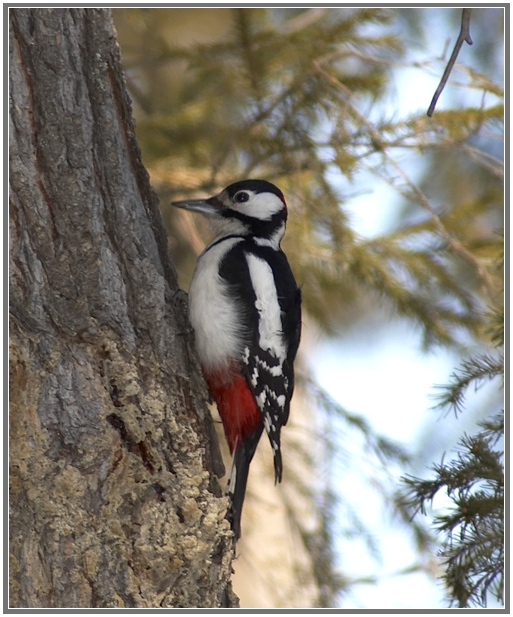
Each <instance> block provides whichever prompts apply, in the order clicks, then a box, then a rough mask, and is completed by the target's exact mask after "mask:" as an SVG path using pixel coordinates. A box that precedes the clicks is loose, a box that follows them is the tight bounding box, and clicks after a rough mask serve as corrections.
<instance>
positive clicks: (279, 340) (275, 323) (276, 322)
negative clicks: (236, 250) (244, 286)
mask: <svg viewBox="0 0 513 617" xmlns="http://www.w3.org/2000/svg"><path fill="white" fill-rule="evenodd" d="M246 260H247V262H248V267H249V275H250V276H251V282H252V284H253V289H254V290H255V295H256V301H255V307H256V309H257V311H258V315H259V319H258V333H259V345H260V347H261V348H262V349H265V350H266V351H269V352H270V353H271V354H272V355H273V356H274V357H275V358H278V359H280V360H281V361H282V362H283V360H284V359H285V357H286V349H285V345H284V343H283V336H282V331H281V310H280V304H279V302H278V294H277V291H276V284H275V282H274V275H273V271H272V268H271V266H270V265H269V264H268V263H267V261H265V260H264V259H261V258H260V257H257V256H256V255H253V254H252V253H248V254H247V255H246ZM280 371H281V368H280Z"/></svg>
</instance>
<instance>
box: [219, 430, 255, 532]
mask: <svg viewBox="0 0 513 617" xmlns="http://www.w3.org/2000/svg"><path fill="white" fill-rule="evenodd" d="M262 430H263V426H260V427H259V428H257V430H256V431H255V432H254V433H252V434H251V435H250V436H249V437H247V438H246V439H245V440H244V441H242V442H239V443H237V445H236V446H235V451H234V453H233V459H232V465H231V469H230V477H229V479H228V484H227V487H226V490H227V493H228V496H229V497H230V507H229V509H228V513H227V515H226V517H227V518H228V520H229V521H230V525H231V527H232V529H233V533H234V535H235V539H236V540H238V539H239V538H240V532H241V525H240V519H241V515H242V505H243V504H244V497H245V496H246V486H247V483H248V474H249V465H250V463H251V460H252V459H253V456H254V454H255V450H256V447H257V445H258V441H259V439H260V436H261V435H262Z"/></svg>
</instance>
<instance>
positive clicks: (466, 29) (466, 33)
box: [427, 9, 473, 117]
mask: <svg viewBox="0 0 513 617" xmlns="http://www.w3.org/2000/svg"><path fill="white" fill-rule="evenodd" d="M471 12H472V9H463V10H462V13H461V28H460V33H459V34H458V38H457V39H456V44H455V45H454V49H453V50H452V54H451V57H450V58H449V62H448V63H447V66H446V67H445V71H444V74H443V75H442V79H441V80H440V83H439V84H438V88H437V89H436V92H435V94H434V96H433V98H432V99H431V105H430V106H429V109H428V110H427V115H428V116H429V117H431V116H432V115H433V112H434V111H435V107H436V104H437V102H438V98H439V97H440V94H442V90H443V89H444V88H445V84H446V83H447V80H448V79H449V74H450V72H451V71H452V68H453V66H454V64H455V62H456V58H457V57H458V54H459V53H460V49H461V47H462V45H463V43H468V44H469V45H472V43H473V41H472V38H471V36H470V14H471Z"/></svg>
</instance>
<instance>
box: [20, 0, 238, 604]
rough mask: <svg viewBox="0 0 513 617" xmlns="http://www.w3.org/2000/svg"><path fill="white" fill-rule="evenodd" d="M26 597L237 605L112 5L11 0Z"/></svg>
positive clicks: (196, 387)
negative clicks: (30, 4)
mask: <svg viewBox="0 0 513 617" xmlns="http://www.w3.org/2000/svg"><path fill="white" fill-rule="evenodd" d="M9 45H10V260H11V261H10V314H11V320H10V344H11V352H10V353H11V356H10V369H11V373H10V396H11V399H10V421H11V427H10V472H11V476H10V477H11V486H10V505H11V511H10V534H11V537H10V557H11V561H10V606H12V607H118V606H120V607H159V606H163V607H220V606H228V607H230V606H234V605H236V603H237V600H236V598H234V596H233V594H232V592H231V586H230V583H229V580H230V575H231V560H232V557H233V546H232V540H231V532H230V531H229V525H228V523H227V521H226V520H224V514H225V510H226V501H225V499H224V498H223V497H222V496H221V493H220V490H219V486H218V483H217V479H216V477H215V474H214V472H217V473H219V471H220V468H219V466H220V465H222V463H220V462H219V461H220V459H219V456H218V449H217V442H216V438H215V437H213V431H212V425H211V420H210V416H209V414H208V411H207V409H206V406H205V402H204V401H205V389H204V384H203V382H202V380H201V378H200V377H199V371H198V367H197V364H196V362H195V360H194V355H193V353H192V351H191V347H190V345H191V333H190V327H189V325H188V322H187V320H186V318H185V306H184V300H183V293H180V292H179V291H178V287H177V279H176V275H175V271H174V268H173V265H172V263H171V262H170V259H169V256H168V252H167V245H166V237H165V232H164V230H163V226H162V224H161V220H160V215H159V213H158V209H157V201H156V197H155V195H154V193H153V192H152V190H151V188H150V185H149V180H148V176H147V173H146V171H145V169H144V167H143V166H142V164H141V161H140V154H139V150H138V148H137V145H136V142H135V137H134V131H133V123H132V119H131V112H130V103H129V99H128V96H127V94H126V91H125V86H124V81H123V77H122V73H121V68H120V62H119V50H118V47H117V43H116V41H115V33H114V29H113V25H112V21H111V16H110V12H109V11H108V10H104V9H68V8H57V9H21V8H17V9H12V8H11V10H10V41H9Z"/></svg>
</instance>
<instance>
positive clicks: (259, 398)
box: [242, 253, 294, 482]
mask: <svg viewBox="0 0 513 617" xmlns="http://www.w3.org/2000/svg"><path fill="white" fill-rule="evenodd" d="M246 260H247V263H248V268H249V274H250V277H251V282H252V287H253V290H254V293H255V308H256V312H257V314H258V327H257V328H255V330H254V336H253V341H252V344H251V345H248V346H246V347H245V349H244V353H243V358H242V359H243V362H244V365H245V367H246V378H247V380H248V383H249V385H250V387H251V389H252V391H253V394H254V396H255V399H256V402H257V405H258V408H259V409H260V411H261V413H262V416H263V422H264V427H265V430H266V432H267V435H268V437H269V441H270V443H271V447H272V449H273V456H274V472H275V479H276V481H277V482H280V481H281V477H282V469H283V468H282V460H281V451H280V430H281V427H282V426H283V425H284V424H285V423H286V421H287V417H288V412H289V405H290V398H291V396H292V390H293V381H294V378H293V373H292V366H291V364H290V363H289V361H288V348H287V342H286V340H285V337H284V335H283V321H282V319H283V311H282V309H281V306H280V301H279V298H278V288H277V285H276V282H275V280H274V274H273V270H272V267H271V265H270V263H269V262H268V261H267V260H265V259H262V258H261V257H259V256H257V255H255V254H253V253H247V254H246Z"/></svg>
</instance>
